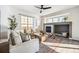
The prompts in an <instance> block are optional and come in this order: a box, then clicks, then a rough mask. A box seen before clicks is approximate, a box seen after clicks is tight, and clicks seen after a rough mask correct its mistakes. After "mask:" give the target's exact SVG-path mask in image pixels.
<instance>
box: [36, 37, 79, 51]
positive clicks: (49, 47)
mask: <svg viewBox="0 0 79 59" xmlns="http://www.w3.org/2000/svg"><path fill="white" fill-rule="evenodd" d="M37 53H79V41H75V40H69V39H68V38H63V37H56V38H55V39H53V38H52V37H50V38H48V39H47V40H46V41H45V42H41V43H40V49H39V51H38V52H37Z"/></svg>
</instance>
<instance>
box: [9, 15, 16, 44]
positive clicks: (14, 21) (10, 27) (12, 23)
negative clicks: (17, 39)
mask: <svg viewBox="0 0 79 59" xmlns="http://www.w3.org/2000/svg"><path fill="white" fill-rule="evenodd" d="M8 19H9V21H10V25H9V29H10V39H11V41H12V42H11V43H12V45H15V43H14V42H13V41H14V38H13V34H12V31H14V30H15V28H16V26H17V23H16V18H15V16H11V18H8Z"/></svg>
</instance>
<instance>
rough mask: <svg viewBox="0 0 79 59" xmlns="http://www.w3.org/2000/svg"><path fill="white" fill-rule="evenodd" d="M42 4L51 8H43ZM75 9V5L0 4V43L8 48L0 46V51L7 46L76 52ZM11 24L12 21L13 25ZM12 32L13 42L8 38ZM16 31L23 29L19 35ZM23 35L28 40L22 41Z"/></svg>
mask: <svg viewBox="0 0 79 59" xmlns="http://www.w3.org/2000/svg"><path fill="white" fill-rule="evenodd" d="M42 7H43V8H44V9H45V8H46V7H50V8H49V9H48V8H47V9H45V10H43V9H42ZM78 12H79V6H78V5H14V6H12V5H4V6H2V5H1V6H0V20H1V22H0V31H1V32H3V33H0V36H1V37H0V44H2V45H3V44H5V46H3V47H7V48H4V49H3V48H0V49H2V50H1V51H2V52H5V51H3V50H8V51H7V52H10V53H64V52H65V53H66V52H67V53H69V52H71V53H73V52H76V53H77V52H79V28H78V24H79V23H78V22H79V18H78V15H79V13H78ZM14 19H16V21H13V22H15V23H16V24H15V23H11V20H14ZM10 24H14V26H15V28H13V27H12V26H11V25H10ZM11 32H14V38H15V40H11V41H12V42H10V41H9V39H10V38H11V39H13V38H12V36H10V34H11ZM15 32H17V33H18V32H22V35H20V36H22V37H20V36H18V35H17V33H15ZM23 33H25V35H27V36H25V35H24V34H23ZM20 34H21V33H20ZM30 35H31V36H30ZM4 36H5V37H4ZM16 36H18V38H17V37H16ZM24 36H25V37H27V40H26V41H25V42H24V43H22V40H21V39H22V38H24ZM32 39H33V40H32ZM24 40H25V38H24ZM8 41H9V42H8ZM13 41H16V42H13ZM15 43H16V44H15ZM6 44H7V46H6ZM11 44H12V45H13V46H12V45H11ZM21 44H22V45H21ZM2 45H1V46H2ZM9 45H10V46H9ZM20 45H21V46H20ZM1 51H0V52H1Z"/></svg>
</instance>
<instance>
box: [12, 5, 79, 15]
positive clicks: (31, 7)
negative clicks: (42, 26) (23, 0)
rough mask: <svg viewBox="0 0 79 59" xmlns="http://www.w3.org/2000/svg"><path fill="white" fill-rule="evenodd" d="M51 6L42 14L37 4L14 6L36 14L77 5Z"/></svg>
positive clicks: (48, 12)
mask: <svg viewBox="0 0 79 59" xmlns="http://www.w3.org/2000/svg"><path fill="white" fill-rule="evenodd" d="M50 6H51V7H52V8H51V9H47V10H43V12H42V13H41V14H40V9H38V8H36V7H35V5H14V6H12V7H13V8H16V9H20V10H22V11H26V12H30V13H33V14H36V15H46V14H50V13H54V12H57V11H60V10H64V9H69V8H73V7H76V6H77V5H50Z"/></svg>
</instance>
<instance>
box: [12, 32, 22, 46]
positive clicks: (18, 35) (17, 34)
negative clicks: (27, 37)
mask: <svg viewBox="0 0 79 59" xmlns="http://www.w3.org/2000/svg"><path fill="white" fill-rule="evenodd" d="M13 37H14V40H15V43H16V45H20V44H22V40H21V37H20V33H19V32H16V31H13Z"/></svg>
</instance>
